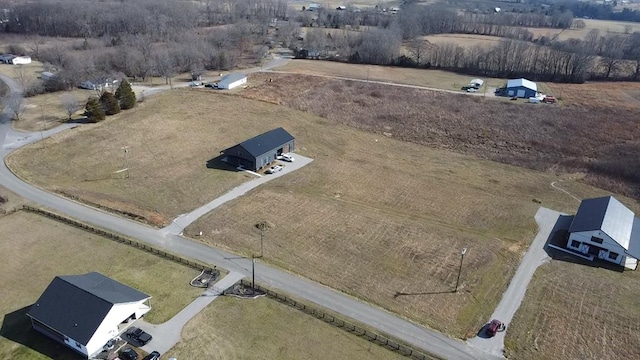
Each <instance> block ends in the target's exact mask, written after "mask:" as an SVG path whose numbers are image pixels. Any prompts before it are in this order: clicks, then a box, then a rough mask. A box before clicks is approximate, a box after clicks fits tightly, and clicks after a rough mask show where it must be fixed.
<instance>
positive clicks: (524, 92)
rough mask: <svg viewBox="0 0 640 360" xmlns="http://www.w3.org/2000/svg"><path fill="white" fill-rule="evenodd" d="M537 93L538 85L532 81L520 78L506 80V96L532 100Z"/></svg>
mask: <svg viewBox="0 0 640 360" xmlns="http://www.w3.org/2000/svg"><path fill="white" fill-rule="evenodd" d="M537 93H538V85H537V84H536V83H534V82H533V81H530V80H527V79H524V78H520V79H512V80H507V95H508V96H510V97H519V98H525V99H528V98H532V97H536V94H537Z"/></svg>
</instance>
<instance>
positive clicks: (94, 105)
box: [84, 97, 106, 123]
mask: <svg viewBox="0 0 640 360" xmlns="http://www.w3.org/2000/svg"><path fill="white" fill-rule="evenodd" d="M84 114H85V115H86V116H87V120H88V121H89V122H92V123H97V122H99V121H102V120H104V118H105V117H106V114H105V113H104V110H103V109H102V105H101V104H100V101H99V100H98V98H96V97H90V98H89V100H87V105H86V106H85V112H84Z"/></svg>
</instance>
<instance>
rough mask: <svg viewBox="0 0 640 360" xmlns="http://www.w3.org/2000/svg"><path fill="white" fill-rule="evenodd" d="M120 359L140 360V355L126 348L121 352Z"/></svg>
mask: <svg viewBox="0 0 640 360" xmlns="http://www.w3.org/2000/svg"><path fill="white" fill-rule="evenodd" d="M120 358H121V359H122V360H138V353H136V352H135V351H133V349H132V348H130V347H128V348H125V349H124V350H122V351H121V352H120Z"/></svg>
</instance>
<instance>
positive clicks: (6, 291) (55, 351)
mask: <svg viewBox="0 0 640 360" xmlns="http://www.w3.org/2000/svg"><path fill="white" fill-rule="evenodd" d="M0 234H4V235H3V236H2V237H0V252H1V253H2V254H3V256H4V261H2V263H1V264H0V274H1V275H0V289H2V296H1V297H0V311H1V312H2V314H3V320H2V332H1V333H0V335H1V337H0V358H2V359H29V360H31V359H46V358H49V357H52V358H55V359H69V358H70V355H69V354H70V352H68V351H67V350H65V349H64V347H62V346H58V345H56V344H55V343H53V342H52V341H49V340H48V339H46V338H44V337H42V336H40V335H38V334H37V333H35V332H33V331H32V330H30V323H29V321H28V318H26V316H24V314H25V313H26V311H28V308H26V307H28V306H30V305H31V304H33V303H34V302H35V301H36V300H37V299H38V297H39V296H40V295H41V294H42V292H43V291H44V290H45V289H46V287H47V286H48V285H49V283H50V282H51V281H52V280H53V278H54V277H55V276H57V275H72V274H84V273H87V272H91V271H97V272H100V273H102V274H104V275H106V276H109V277H111V278H113V279H115V280H118V281H120V282H122V283H124V284H126V285H129V286H131V287H133V288H135V289H138V290H140V291H142V292H145V293H147V294H149V295H151V296H153V298H152V299H151V306H152V307H153V309H152V310H151V312H149V314H148V315H147V316H145V318H146V319H147V321H150V322H152V323H162V322H164V321H166V320H168V319H170V318H171V317H172V316H173V315H175V314H176V313H177V312H178V311H180V310H181V309H182V308H184V307H185V306H186V305H187V304H189V303H190V302H191V301H193V299H195V298H196V297H197V296H198V295H199V294H200V293H201V292H202V291H201V289H196V288H193V287H191V286H190V285H189V281H190V280H191V279H192V278H193V277H194V276H195V275H197V274H198V272H197V271H196V270H193V269H190V268H188V267H185V266H182V265H179V264H176V263H174V262H171V261H167V260H163V259H162V258H159V257H157V256H154V255H151V254H148V253H146V252H144V251H141V250H138V249H135V248H133V247H130V246H127V245H124V244H118V243H115V242H113V241H111V240H107V239H105V238H102V237H98V236H94V235H92V234H90V233H87V232H85V231H82V230H79V229H75V228H72V227H69V226H67V225H64V224H61V223H59V222H56V221H53V220H49V219H47V218H44V217H41V216H39V215H35V214H30V213H26V212H22V211H19V212H16V213H12V214H10V215H4V216H2V217H0ZM21 344H27V346H23V345H21Z"/></svg>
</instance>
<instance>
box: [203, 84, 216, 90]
mask: <svg viewBox="0 0 640 360" xmlns="http://www.w3.org/2000/svg"><path fill="white" fill-rule="evenodd" d="M204 87H207V88H212V89H217V88H218V83H206V84H204Z"/></svg>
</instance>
